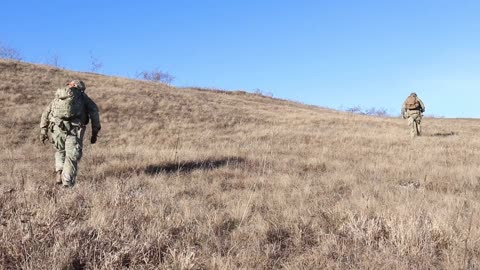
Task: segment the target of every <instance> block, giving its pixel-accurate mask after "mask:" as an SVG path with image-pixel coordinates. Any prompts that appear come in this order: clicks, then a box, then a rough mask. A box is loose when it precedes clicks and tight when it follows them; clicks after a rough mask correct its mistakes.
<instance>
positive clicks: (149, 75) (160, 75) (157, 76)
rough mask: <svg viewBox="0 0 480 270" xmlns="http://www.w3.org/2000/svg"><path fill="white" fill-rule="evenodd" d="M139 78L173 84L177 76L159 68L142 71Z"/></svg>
mask: <svg viewBox="0 0 480 270" xmlns="http://www.w3.org/2000/svg"><path fill="white" fill-rule="evenodd" d="M137 78H140V79H142V80H146V81H151V82H161V83H165V84H171V83H172V82H173V80H174V79H175V77H174V76H172V75H170V74H169V73H167V72H163V71H160V70H157V69H156V70H152V71H142V72H140V73H139V74H138V75H137Z"/></svg>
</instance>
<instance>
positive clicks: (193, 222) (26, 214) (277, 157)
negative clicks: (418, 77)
mask: <svg viewBox="0 0 480 270" xmlns="http://www.w3.org/2000/svg"><path fill="white" fill-rule="evenodd" d="M77 78H78V79H82V80H84V81H85V83H86V85H87V93H88V95H89V96H90V97H91V98H92V99H93V100H94V101H96V103H97V104H98V106H99V108H100V113H101V114H100V116H101V121H102V130H101V132H100V136H99V139H98V142H97V144H95V145H90V144H89V134H90V128H89V129H88V130H87V136H86V138H85V140H84V141H85V147H84V156H83V159H82V161H81V163H80V171H79V176H78V179H77V185H76V186H75V187H74V188H73V189H63V188H59V187H56V186H55V184H54V174H53V164H54V162H53V154H54V149H53V146H52V145H49V144H47V145H43V144H42V143H41V142H40V141H39V140H38V137H39V121H40V115H41V112H42V110H43V109H44V107H45V106H46V105H47V104H48V102H49V101H50V100H51V99H52V98H53V93H54V90H55V89H56V88H57V87H59V86H61V85H62V84H64V83H65V82H66V81H67V80H70V79H77ZM405 94H406V95H407V94H408V93H407V92H406V93H405ZM419 94H420V95H421V93H419ZM0 102H1V104H2V106H1V108H0V117H1V118H0V147H1V154H0V192H1V193H0V268H1V269H479V268H480V202H479V198H480V138H479V136H478V134H479V133H480V120H477V119H435V118H424V121H423V131H424V136H422V137H419V138H416V139H410V137H409V131H408V127H407V124H406V122H405V120H403V119H400V118H381V117H372V116H365V115H356V114H350V113H345V112H338V111H334V110H329V109H324V108H319V107H315V106H308V105H304V104H299V103H294V102H290V101H285V100H278V99H273V98H270V97H264V96H261V95H255V94H249V93H246V92H242V91H231V92H229V91H219V90H206V89H178V88H174V87H169V86H166V85H163V84H157V83H151V82H145V81H136V80H129V79H124V78H116V77H107V76H103V75H98V74H92V73H80V72H73V71H66V70H61V69H57V68H52V67H48V66H39V65H32V64H27V63H21V62H12V61H5V60H0ZM398 102H399V107H400V106H401V103H402V102H403V100H399V101H398ZM424 102H425V105H426V106H427V110H428V100H424Z"/></svg>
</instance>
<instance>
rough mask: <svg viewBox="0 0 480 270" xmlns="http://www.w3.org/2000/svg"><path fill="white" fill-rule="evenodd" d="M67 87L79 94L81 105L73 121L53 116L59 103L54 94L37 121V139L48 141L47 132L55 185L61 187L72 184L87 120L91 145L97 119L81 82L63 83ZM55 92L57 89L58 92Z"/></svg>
mask: <svg viewBox="0 0 480 270" xmlns="http://www.w3.org/2000/svg"><path fill="white" fill-rule="evenodd" d="M67 85H68V86H69V87H75V88H77V89H78V90H80V91H81V92H82V95H81V97H82V99H81V102H83V106H81V108H82V109H81V114H80V116H79V117H75V118H74V119H68V120H65V119H59V118H57V117H55V115H56V113H55V112H56V110H59V109H61V108H59V107H60V106H61V105H60V104H61V102H60V101H59V97H58V95H57V94H56V96H55V98H54V100H53V101H52V102H50V104H49V105H48V106H47V108H45V110H44V112H43V113H42V118H41V121H40V130H41V132H40V133H41V135H40V137H41V140H42V141H45V140H47V139H48V136H47V133H48V131H50V134H51V142H52V143H53V145H54V147H55V150H56V152H55V172H56V174H57V180H56V182H57V184H62V183H63V186H65V187H72V186H73V185H75V181H76V176H77V165H78V162H79V161H80V159H81V157H82V148H83V136H84V134H85V130H86V125H87V124H88V122H89V120H91V125H92V137H91V140H90V142H91V143H92V144H93V143H95V142H96V140H97V134H98V132H99V131H100V128H101V127H100V117H99V113H98V107H97V105H96V104H95V102H93V101H92V100H91V99H90V98H89V97H88V96H87V94H85V92H84V91H85V84H84V83H83V82H82V81H72V82H70V83H69V84H67ZM58 91H59V90H57V93H58Z"/></svg>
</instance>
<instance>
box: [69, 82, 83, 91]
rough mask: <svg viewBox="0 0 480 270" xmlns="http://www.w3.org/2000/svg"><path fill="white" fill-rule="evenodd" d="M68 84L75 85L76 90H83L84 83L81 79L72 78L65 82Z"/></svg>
mask: <svg viewBox="0 0 480 270" xmlns="http://www.w3.org/2000/svg"><path fill="white" fill-rule="evenodd" d="M67 85H69V86H73V87H76V88H77V89H78V90H81V91H85V89H86V87H85V83H84V82H83V81H81V80H73V81H70V82H68V83H67Z"/></svg>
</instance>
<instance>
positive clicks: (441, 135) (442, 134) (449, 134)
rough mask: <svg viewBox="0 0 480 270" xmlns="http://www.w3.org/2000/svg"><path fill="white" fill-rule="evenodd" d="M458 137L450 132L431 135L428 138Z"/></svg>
mask: <svg viewBox="0 0 480 270" xmlns="http://www.w3.org/2000/svg"><path fill="white" fill-rule="evenodd" d="M456 135H458V132H454V131H450V132H437V133H433V134H431V135H430V136H431V137H449V136H456Z"/></svg>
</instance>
